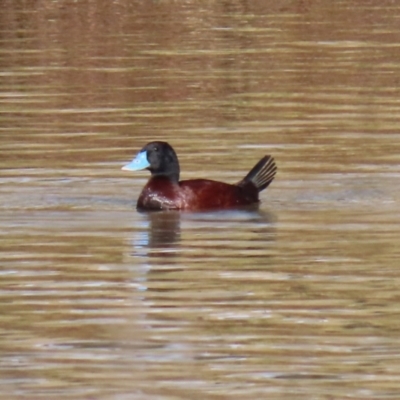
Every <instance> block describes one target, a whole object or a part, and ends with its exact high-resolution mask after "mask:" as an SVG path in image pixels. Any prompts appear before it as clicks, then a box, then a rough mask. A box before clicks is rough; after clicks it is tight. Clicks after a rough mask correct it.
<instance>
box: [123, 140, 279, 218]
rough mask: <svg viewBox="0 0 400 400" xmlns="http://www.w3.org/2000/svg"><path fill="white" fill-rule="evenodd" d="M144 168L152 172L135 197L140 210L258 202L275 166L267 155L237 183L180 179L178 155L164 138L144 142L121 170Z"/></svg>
mask: <svg viewBox="0 0 400 400" xmlns="http://www.w3.org/2000/svg"><path fill="white" fill-rule="evenodd" d="M143 169H147V170H149V171H150V173H151V176H150V179H149V181H148V182H147V184H146V185H145V186H144V188H143V190H142V192H141V193H140V196H139V198H138V200H137V204H136V208H137V210H139V211H160V210H180V211H208V210H226V209H233V208H240V207H245V206H251V205H255V204H257V203H259V201H260V199H259V194H260V192H261V191H263V190H264V189H266V188H267V187H268V186H269V184H270V183H271V182H272V181H273V180H274V178H275V175H276V172H277V166H276V164H275V161H274V159H273V157H272V156H270V155H266V156H264V157H263V158H261V160H260V161H258V163H257V164H256V165H255V166H254V167H253V168H252V169H251V170H250V171H249V173H248V174H247V175H246V176H245V177H244V178H243V179H241V180H240V181H239V182H238V183H236V184H229V183H225V182H220V181H216V180H212V179H188V180H179V178H180V166H179V160H178V156H177V154H176V152H175V150H174V149H173V148H172V146H171V145H170V144H169V143H167V142H162V141H154V142H150V143H147V144H146V145H145V146H144V147H143V148H142V149H141V150H140V151H139V152H138V153H137V155H136V157H135V158H134V159H133V160H132V161H131V162H129V163H128V164H126V165H124V166H123V167H122V170H124V171H140V170H143Z"/></svg>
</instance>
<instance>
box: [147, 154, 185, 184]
mask: <svg viewBox="0 0 400 400" xmlns="http://www.w3.org/2000/svg"><path fill="white" fill-rule="evenodd" d="M150 171H151V177H152V178H155V177H165V178H167V179H168V180H170V181H171V182H172V183H176V184H178V182H179V173H180V169H179V162H178V161H177V160H176V162H173V163H170V164H168V166H164V168H162V169H159V170H157V171H154V170H153V171H152V170H150Z"/></svg>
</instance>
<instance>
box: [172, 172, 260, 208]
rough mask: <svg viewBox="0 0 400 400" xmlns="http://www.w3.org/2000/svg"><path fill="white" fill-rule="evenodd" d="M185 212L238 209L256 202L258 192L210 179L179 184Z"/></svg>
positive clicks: (252, 188) (253, 188)
mask: <svg viewBox="0 0 400 400" xmlns="http://www.w3.org/2000/svg"><path fill="white" fill-rule="evenodd" d="M179 187H180V189H181V190H180V191H181V198H182V205H183V209H185V210H213V209H227V208H233V207H240V206H245V205H249V204H253V203H256V202H258V190H257V189H256V188H255V187H254V186H253V187H246V188H244V187H240V186H237V185H230V184H228V183H224V182H219V181H213V180H210V179H190V180H186V181H181V182H179Z"/></svg>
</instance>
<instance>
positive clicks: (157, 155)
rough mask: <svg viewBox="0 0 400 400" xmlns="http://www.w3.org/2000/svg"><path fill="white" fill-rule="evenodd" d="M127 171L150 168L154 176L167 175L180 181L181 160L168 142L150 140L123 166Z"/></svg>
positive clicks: (173, 179)
mask: <svg viewBox="0 0 400 400" xmlns="http://www.w3.org/2000/svg"><path fill="white" fill-rule="evenodd" d="M122 169H123V170H125V171H139V170H141V169H148V170H149V171H150V172H151V175H152V176H166V177H168V178H169V179H171V180H172V181H173V182H176V183H177V182H179V172H180V169H179V161H178V157H177V155H176V153H175V150H174V149H173V148H172V147H171V146H170V145H169V144H168V143H167V142H150V143H147V144H146V146H144V147H143V149H142V150H140V151H139V153H138V154H137V155H136V157H135V158H134V159H133V160H132V161H131V162H130V163H129V164H127V165H125V166H123V167H122Z"/></svg>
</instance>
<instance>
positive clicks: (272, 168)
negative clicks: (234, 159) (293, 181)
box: [238, 156, 277, 192]
mask: <svg viewBox="0 0 400 400" xmlns="http://www.w3.org/2000/svg"><path fill="white" fill-rule="evenodd" d="M276 171H277V167H276V165H275V161H274V159H273V158H272V156H265V157H263V158H262V159H261V160H260V161H259V162H258V163H257V164H256V165H255V166H254V167H253V168H252V169H251V171H250V172H249V173H248V174H247V175H246V176H245V177H244V178H243V179H242V180H241V181H240V182H239V183H238V186H245V185H246V184H248V183H250V182H251V183H252V184H253V185H254V186H255V187H256V188H257V190H258V191H259V192H261V191H262V190H264V189H265V188H266V187H267V186H268V185H269V184H270V183H271V182H272V181H273V180H274V178H275V174H276Z"/></svg>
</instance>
